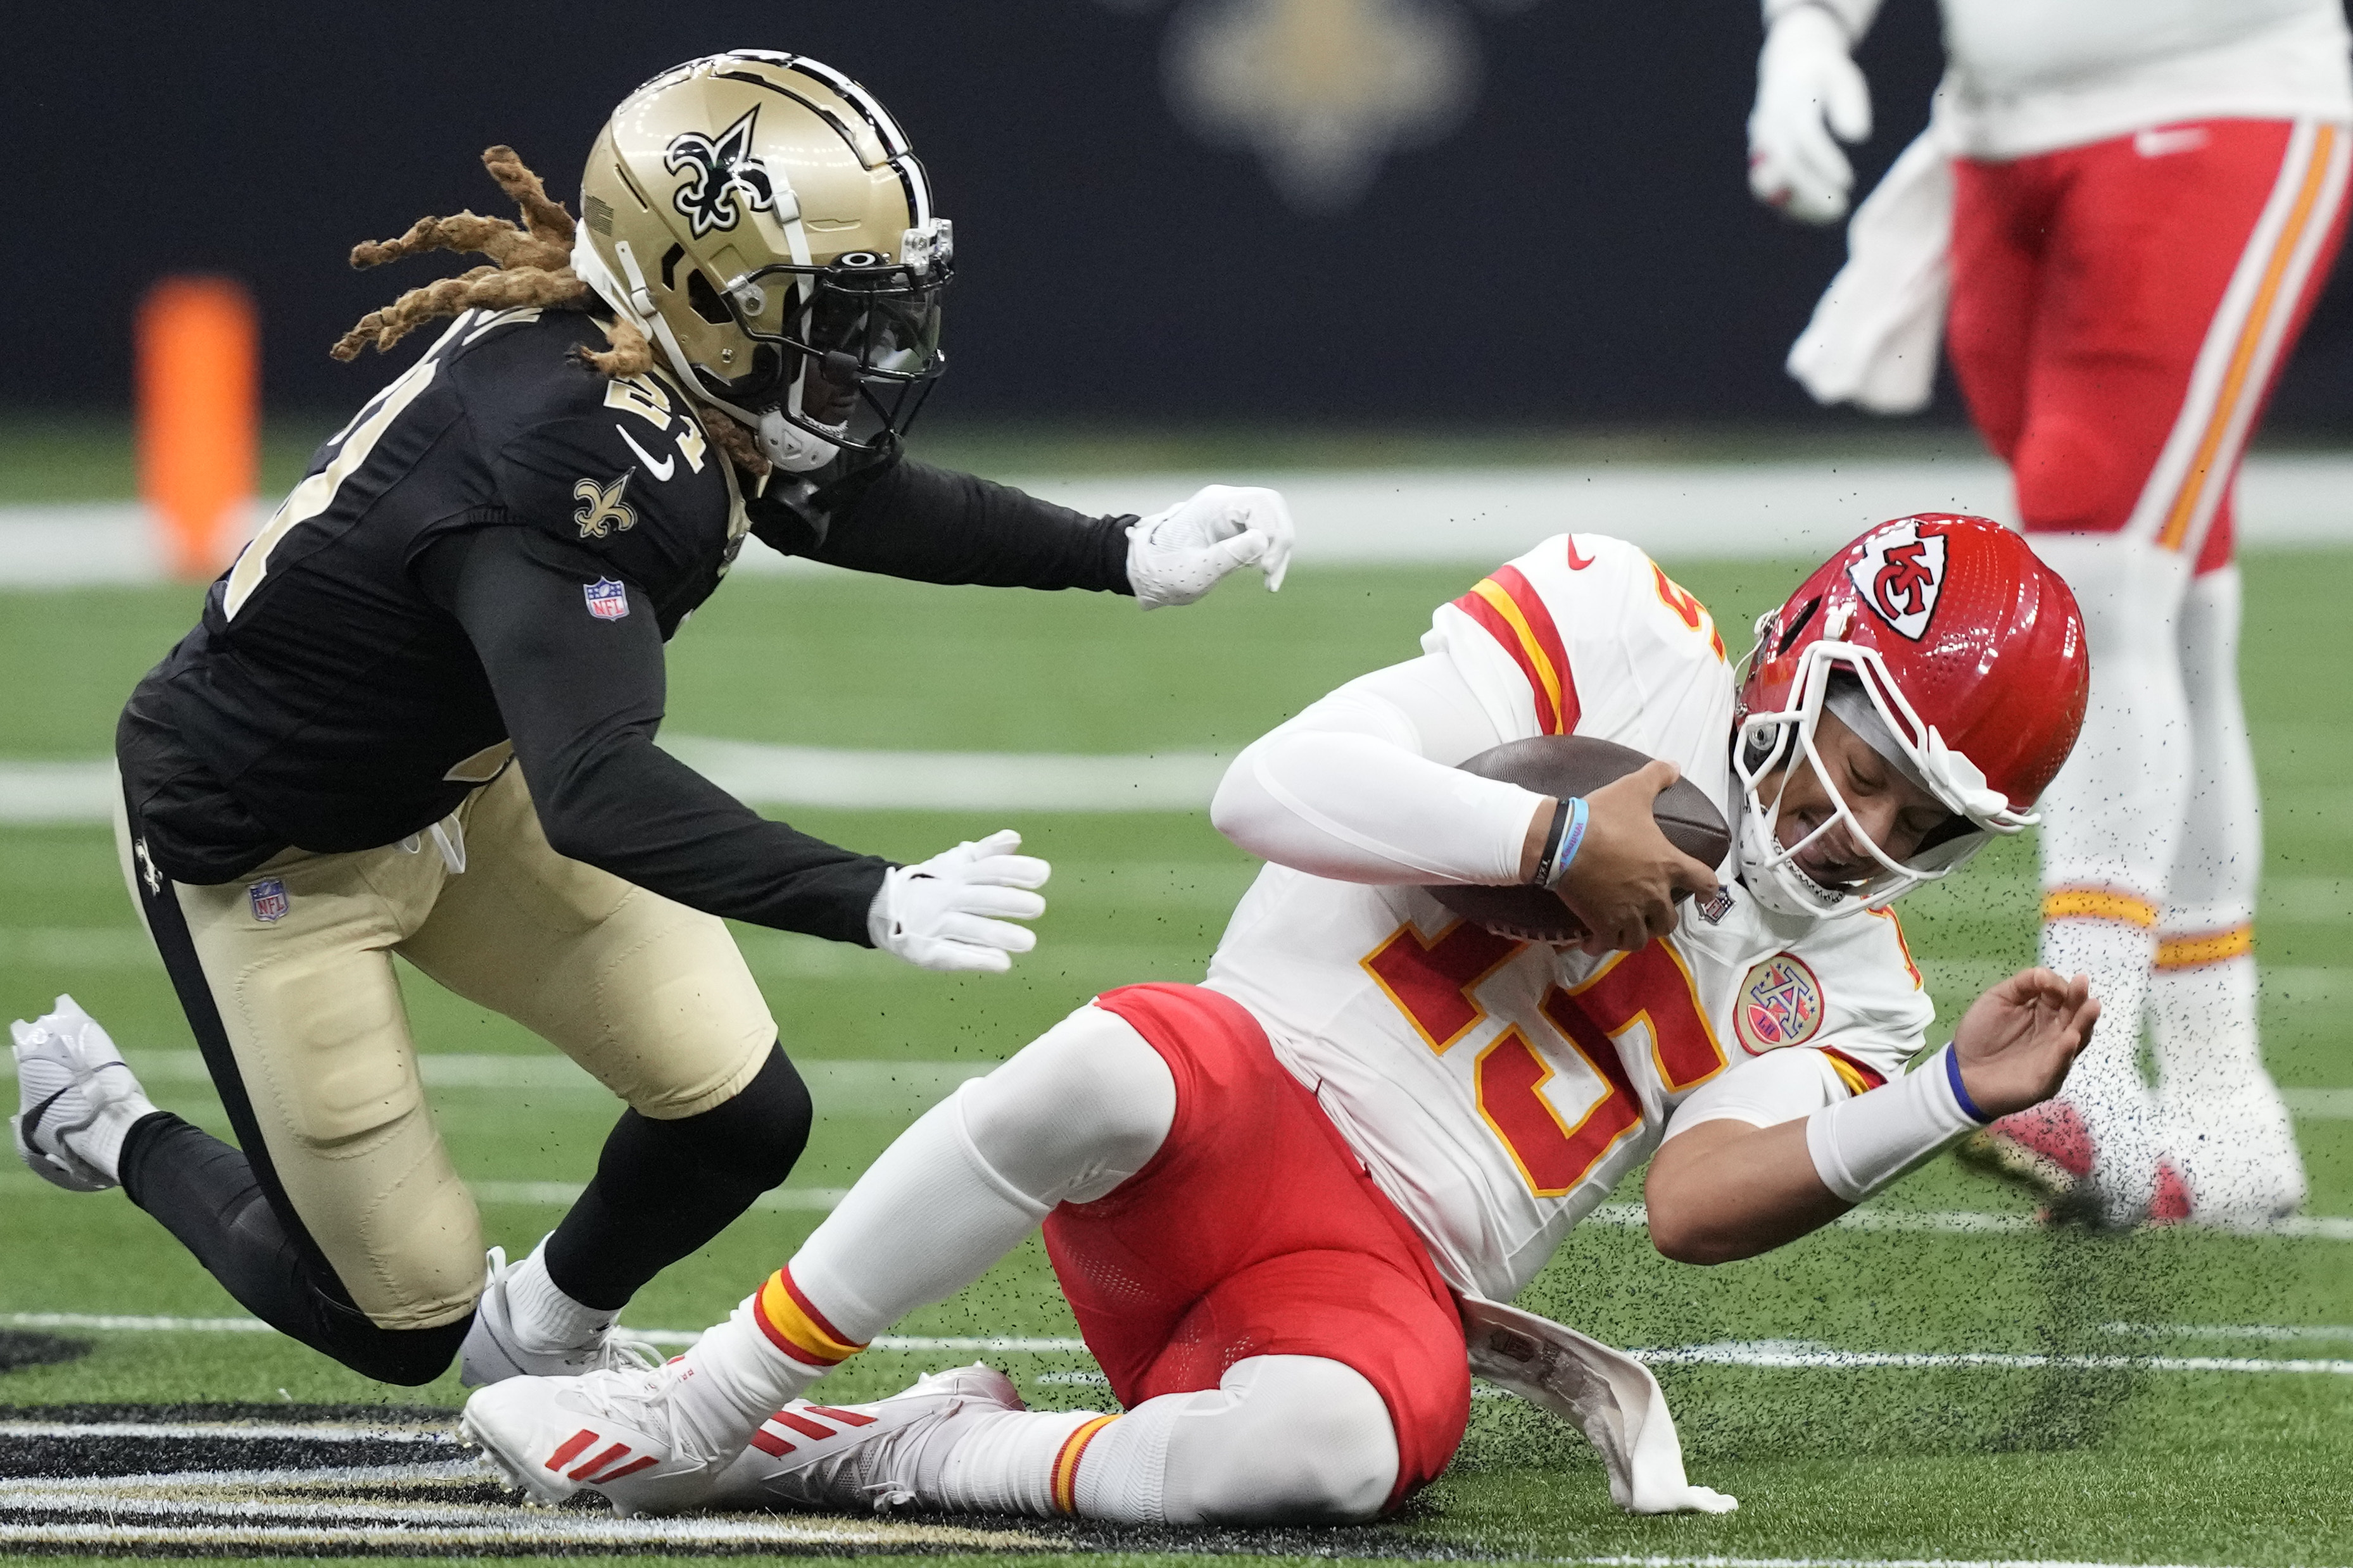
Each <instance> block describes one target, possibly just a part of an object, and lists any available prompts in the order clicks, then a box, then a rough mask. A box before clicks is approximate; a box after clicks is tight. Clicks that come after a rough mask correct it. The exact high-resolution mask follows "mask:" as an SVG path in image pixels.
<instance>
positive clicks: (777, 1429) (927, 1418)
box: [710, 1362, 1029, 1513]
mask: <svg viewBox="0 0 2353 1568" xmlns="http://www.w3.org/2000/svg"><path fill="white" fill-rule="evenodd" d="M1028 1408H1029V1406H1027V1405H1024V1404H1022V1402H1021V1395H1020V1394H1019V1393H1018V1391H1017V1390H1016V1389H1015V1388H1014V1386H1013V1380H1012V1379H1010V1378H1008V1377H1007V1376H1006V1375H1005V1374H1004V1373H1001V1372H999V1371H997V1369H996V1368H995V1367H992V1366H989V1365H987V1364H986V1363H981V1362H975V1363H972V1365H970V1366H960V1367H956V1368H955V1369H954V1370H952V1371H949V1372H936V1373H924V1374H923V1376H921V1377H919V1378H917V1379H916V1380H915V1384H914V1386H913V1388H909V1389H905V1390H903V1391H902V1392H900V1393H898V1394H892V1396H891V1397H890V1398H888V1399H882V1400H877V1401H876V1402H875V1403H873V1404H871V1405H813V1404H811V1403H809V1402H808V1401H807V1400H806V1399H796V1400H794V1401H793V1402H792V1403H791V1404H790V1405H786V1406H785V1407H784V1408H783V1409H782V1410H779V1411H777V1412H776V1414H775V1415H771V1416H769V1417H768V1418H767V1420H765V1421H764V1422H762V1423H761V1424H760V1429H759V1430H758V1431H757V1432H754V1434H752V1446H751V1447H748V1448H746V1449H744V1452H743V1453H742V1454H741V1455H740V1456H738V1457H737V1458H736V1459H735V1462H734V1463H733V1464H731V1465H729V1466H728V1467H727V1469H726V1472H725V1473H724V1474H723V1475H722V1476H721V1477H720V1478H719V1484H718V1486H717V1488H716V1489H714V1490H713V1491H712V1495H711V1499H710V1500H711V1502H712V1506H714V1507H719V1508H738V1509H751V1508H774V1507H776V1505H777V1504H779V1503H783V1504H786V1505H788V1506H790V1507H794V1508H814V1509H825V1510H833V1511H839V1512H859V1513H863V1512H867V1511H869V1510H871V1511H872V1512H875V1513H888V1512H889V1511H890V1510H892V1509H893V1508H901V1507H904V1506H905V1505H907V1504H909V1503H915V1502H919V1501H920V1500H923V1498H924V1496H925V1495H926V1494H929V1495H930V1496H931V1497H932V1498H934V1499H936V1498H937V1496H938V1492H937V1489H936V1488H935V1487H934V1485H933V1484H932V1483H934V1481H935V1480H936V1479H937V1478H938V1475H939V1472H940V1470H941V1468H942V1467H943V1466H944V1463H945V1460H946V1458H947V1450H948V1448H949V1447H953V1446H954V1445H953V1440H951V1441H950V1442H948V1443H939V1442H935V1441H934V1439H935V1438H937V1437H939V1436H946V1434H944V1433H943V1432H942V1430H941V1429H942V1428H943V1427H944V1426H946V1425H947V1424H948V1423H949V1422H950V1421H951V1420H953V1419H954V1418H955V1417H956V1416H958V1415H966V1414H975V1415H978V1414H987V1415H996V1414H998V1413H1000V1412H1004V1411H1008V1410H1026V1409H1028Z"/></svg>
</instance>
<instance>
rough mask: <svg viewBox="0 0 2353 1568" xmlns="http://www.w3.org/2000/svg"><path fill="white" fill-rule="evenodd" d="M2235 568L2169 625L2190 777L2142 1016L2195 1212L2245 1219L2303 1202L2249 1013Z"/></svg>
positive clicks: (2249, 758)
mask: <svg viewBox="0 0 2353 1568" xmlns="http://www.w3.org/2000/svg"><path fill="white" fill-rule="evenodd" d="M2239 620H2240V584H2239V569H2238V568H2237V567H2236V566H2227V567H2224V568H2223V569H2221V571H2218V572H2210V573H2207V574H2205V575H2204V576H2201V577H2199V578H2196V579H2194V580H2193V581H2192V582H2191V584H2190V585H2189V592H2188V594H2187V595H2185V596H2184V598H2183V601H2182V609H2181V622H2180V626H2179V639H2180V658H2181V673H2182V682H2183V686H2184V689H2185V690H2186V691H2187V694H2188V697H2189V734H2190V759H2191V761H2190V766H2191V783H2190V790H2189V811H2188V815H2187V819H2186V821H2185V824H2184V827H2183V832H2182V837H2181V847H2180V850H2179V854H2178V856H2177V858H2175V860H2174V864H2173V873H2172V877H2171V879H2170V882H2169V885H2168V889H2167V895H2168V896H2167V901H2166V906H2165V914H2164V918H2163V920H2162V921H2160V922H2159V924H2158V959H2157V972H2156V975H2155V977H2154V979H2153V981H2152V982H2151V986H2150V998H2149V1000H2150V1004H2151V1005H2150V1022H2151V1023H2152V1025H2153V1026H2154V1031H2153V1032H2154V1035H2155V1040H2156V1047H2157V1065H2158V1099H2159V1102H2160V1104H2161V1106H2162V1108H2163V1110H2164V1113H2165V1117H2166V1121H2167V1123H2168V1127H2169V1129H2170V1131H2171V1137H2170V1139H2169V1143H2170V1151H2171V1152H2172V1154H2173V1157H2174V1159H2175V1160H2176V1162H2177V1163H2179V1165H2180V1167H2181V1173H2182V1175H2183V1177H2184V1179H2185V1180H2186V1181H2187V1182H2188V1183H2189V1192H2190V1196H2191V1199H2192V1203H2193V1208H2192V1211H2191V1212H2192V1215H2193V1216H2194V1217H2196V1218H2197V1219H2200V1220H2202V1221H2206V1222H2209V1223H2213V1224H2222V1225H2232V1224H2249V1223H2255V1222H2260V1221H2262V1220H2266V1219H2272V1218H2275V1217H2277V1216H2279V1215H2286V1214H2292V1213H2294V1212H2295V1209H2296V1208H2297V1207H2298V1206H2299V1205H2301V1204H2302V1203H2303V1201H2304V1193H2305V1179H2304V1162H2303V1159H2302V1158H2301V1157H2300V1156H2299V1154H2298V1153H2297V1152H2296V1146H2295V1131H2294V1128H2293V1127H2292V1126H2291V1124H2290V1122H2289V1120H2288V1113H2287V1107H2286V1105H2285V1103H2284V1101H2283V1100H2281V1099H2280V1094H2279V1090H2278V1089H2277V1088H2276V1087H2274V1084H2273V1083H2272V1080H2271V1075H2270V1074H2268V1073H2266V1072H2265V1071H2264V1070H2263V1050H2262V1045H2261V1040H2260V1036H2259V1034H2258V1032H2257V1026H2256V1019H2255V959H2254V952H2253V929H2254V917H2255V890H2256V884H2257V881H2258V879H2259V878H2260V875H2261V871H2262V868H2263V815H2262V811H2263V808H2262V802H2261V798H2260V796H2259V795H2258V792H2257V788H2256V781H2255V759H2254V752H2253V748H2252V747H2251V746H2250V745H2249V744H2248V741H2247V720H2246V711H2245V708H2244V706H2243V705H2242V702H2241V700H2240V695H2239Z"/></svg>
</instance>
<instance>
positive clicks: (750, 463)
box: [327, 144, 770, 479]
mask: <svg viewBox="0 0 2353 1568" xmlns="http://www.w3.org/2000/svg"><path fill="white" fill-rule="evenodd" d="M482 167H483V168H484V169H486V170H488V171H489V172H490V175H491V179H493V180H496V181H497V182H498V184H499V189H501V191H504V192H505V193H506V194H507V195H508V197H509V198H510V199H511V200H512V201H513V203H514V204H515V205H516V207H517V208H519V209H520V210H521V212H522V224H521V225H517V224H514V223H512V222H510V221H509V220H508V219H506V218H502V217H484V216H481V215H480V214H479V213H476V212H473V211H471V210H469V211H466V212H461V213H459V214H457V215H456V216H452V217H421V218H418V219H417V221H416V222H415V223H413V224H411V225H410V226H409V228H408V232H407V233H406V234H404V235H402V236H400V237H398V238H396V239H385V240H374V239H371V240H364V241H363V242H361V243H360V244H359V245H356V246H354V247H352V265H353V267H381V266H382V265H384V264H385V262H387V261H397V260H399V259H400V258H403V257H405V256H420V255H423V254H424V253H425V252H427V251H428V250H454V251H458V252H459V253H460V254H463V253H465V252H468V251H471V252H474V253H476V254H478V255H481V256H487V257H489V258H491V264H490V265H488V266H484V267H476V268H470V269H469V270H467V271H464V272H461V273H459V275H458V276H456V277H455V278H444V279H439V280H438V281H436V282H432V283H427V284H426V285H424V286H423V287H422V288H418V289H410V290H408V292H406V294H403V295H402V296H401V297H400V298H399V299H397V300H394V301H393V302H392V303H391V304H389V305H386V306H384V307H383V308H382V309H380V310H370V311H369V312H368V313H367V314H366V315H364V316H363V317H361V318H360V319H359V321H357V322H356V323H355V324H354V325H353V328H352V330H351V331H347V332H345V333H344V334H343V336H342V337H340V338H338V339H337V340H335V346H334V347H333V348H332V349H329V350H328V351H327V352H328V353H331V354H332V355H333V356H334V357H335V358H337V359H339V360H343V361H344V362H346V363H348V362H350V361H352V360H354V359H357V358H358V357H359V354H360V351H361V350H362V349H364V348H365V347H367V346H368V345H369V344H371V343H373V344H375V347H376V349H377V350H378V351H379V352H382V351H383V350H385V349H389V348H390V347H392V346H393V344H395V343H396V342H399V341H400V340H401V339H403V338H405V337H406V336H407V335H408V334H409V333H410V332H411V331H415V330H416V329H417V328H418V327H421V326H423V325H424V324H425V323H426V322H427V321H436V320H438V319H440V318H442V317H445V316H456V315H459V314H462V313H463V312H465V311H467V310H474V309H476V308H480V309H483V310H512V309H513V308H514V307H516V306H519V305H540V306H552V307H554V308H555V309H558V310H593V309H596V307H597V306H598V305H599V304H600V303H601V301H599V300H597V298H596V291H595V290H594V289H590V288H589V287H588V285H587V284H586V283H584V282H582V281H581V280H580V279H579V277H578V275H577V274H575V272H574V271H573V270H572V237H573V220H572V215H571V214H570V213H568V212H566V211H565V210H564V204H563V203H561V202H559V201H556V200H554V198H553V197H551V196H550V195H548V194H547V187H546V185H545V184H543V183H542V182H541V180H540V177H539V176H538V175H537V174H533V173H532V171H531V169H530V168H529V167H528V166H527V165H526V164H525V163H523V161H522V158H521V157H520V156H519V155H517V153H515V150H514V149H513V148H512V147H509V146H505V145H503V144H501V145H500V146H496V147H491V148H486V149H485V150H484V151H483V153H482ZM598 325H600V326H601V327H603V329H604V331H605V340H606V342H607V343H608V344H610V345H611V346H610V347H608V348H607V349H605V350H603V351H601V352H599V351H597V350H594V349H589V348H586V347H583V348H578V349H575V350H574V351H573V352H574V353H575V355H576V356H577V357H578V359H579V361H580V363H583V364H585V365H586V366H587V367H588V368H589V369H591V370H594V371H596V372H597V373H599V374H604V375H608V376H613V377H616V378H626V377H628V376H633V375H643V374H646V373H647V372H648V371H649V370H651V369H653V366H654V348H653V344H652V343H650V342H648V341H647V340H646V334H645V332H644V331H642V330H641V329H640V328H639V327H638V324H637V322H635V321H631V320H629V318H628V317H627V316H625V315H622V314H620V313H618V312H615V313H614V314H613V315H612V317H611V318H610V319H609V320H606V319H603V318H601V317H600V319H599V321H598ZM697 412H698V413H699V414H700V415H701V416H702V424H703V427H704V428H705V429H706V430H708V431H709V432H710V434H711V439H712V443H713V444H714V445H716V446H717V447H719V449H720V450H721V451H723V452H724V453H726V454H727V459H728V461H730V462H731V463H733V464H734V465H735V467H736V468H739V469H741V470H743V471H744V473H747V474H749V475H751V476H752V477H753V478H754V479H758V478H761V477H763V476H765V474H766V473H767V472H768V469H769V466H770V465H769V462H768V459H767V458H765V456H763V455H762V453H761V451H760V447H759V444H758V442H757V441H755V440H754V438H753V436H752V432H751V431H749V430H747V429H745V428H744V426H742V425H741V424H739V423H738V422H737V421H736V420H734V419H733V418H732V417H730V416H728V415H727V414H726V413H725V412H724V411H723V410H721V409H717V408H708V407H706V408H702V409H698V410H697Z"/></svg>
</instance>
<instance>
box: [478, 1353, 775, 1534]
mask: <svg viewBox="0 0 2353 1568" xmlns="http://www.w3.org/2000/svg"><path fill="white" fill-rule="evenodd" d="M680 1371H681V1368H680V1364H679V1363H676V1362H672V1363H670V1364H669V1365H667V1366H660V1367H655V1368H651V1369H649V1370H643V1371H639V1370H634V1369H633V1370H628V1371H607V1372H592V1373H587V1374H586V1376H582V1377H511V1378H508V1379H506V1380H505V1381H503V1382H501V1383H494V1384H491V1385H490V1386H489V1387H487V1388H484V1389H480V1390H479V1391H478V1392H476V1393H475V1394H474V1396H473V1397H472V1398H470V1399H469V1400H467V1401H466V1413H465V1415H463V1416H461V1417H460V1418H459V1423H458V1435H459V1436H460V1437H462V1438H464V1439H465V1440H466V1441H468V1442H470V1443H477V1444H480V1446H481V1447H482V1449H483V1451H484V1452H485V1453H486V1454H488V1455H489V1456H490V1458H491V1462H492V1463H493V1464H495V1465H497V1466H498V1468H500V1469H501V1470H503V1471H504V1472H506V1476H507V1479H509V1480H511V1481H512V1482H513V1483H514V1484H515V1485H516V1486H517V1487H519V1488H521V1489H522V1491H523V1492H524V1493H525V1494H527V1495H528V1496H529V1497H530V1498H531V1499H532V1500H534V1501H537V1502H544V1503H556V1502H562V1501H564V1500H565V1499H566V1498H569V1497H571V1496H572V1495H573V1494H574V1493H575V1492H580V1491H592V1492H595V1493H596V1494H597V1495H598V1496H600V1497H602V1498H603V1499H604V1500H606V1501H607V1502H609V1503H611V1504H612V1505H613V1511H614V1512H615V1513H617V1514H619V1515H620V1516H621V1517H622V1518H624V1519H627V1518H628V1517H630V1516H631V1515H633V1514H640V1513H676V1512H678V1511H679V1510H682V1509H690V1508H696V1507H699V1506H701V1505H702V1504H703V1503H704V1502H706V1501H708V1500H710V1497H711V1494H712V1490H713V1489H714V1487H715V1483H716V1482H717V1480H718V1479H719V1474H720V1472H721V1471H722V1470H723V1468H725V1467H726V1464H727V1462H728V1461H729V1460H730V1459H733V1458H734V1457H735V1455H734V1451H733V1447H732V1446H731V1447H727V1448H724V1449H721V1448H718V1447H713V1446H712V1445H711V1444H710V1443H708V1442H706V1441H704V1440H702V1438H701V1436H700V1435H699V1434H697V1433H696V1432H695V1431H694V1430H693V1429H692V1427H691V1425H690V1424H688V1423H686V1422H684V1421H682V1420H681V1418H680V1415H679V1411H678V1405H677V1403H676V1402H675V1401H674V1400H673V1399H672V1398H671V1397H670V1392H671V1387H672V1384H675V1383H676V1382H677V1380H678V1377H679V1375H680Z"/></svg>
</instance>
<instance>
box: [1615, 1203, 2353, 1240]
mask: <svg viewBox="0 0 2353 1568" xmlns="http://www.w3.org/2000/svg"><path fill="white" fill-rule="evenodd" d="M1585 1223H1587V1224H1588V1225H1606V1226H1622V1227H1625V1228H1628V1229H1633V1228H1638V1227H1641V1226H1648V1225H1649V1224H1650V1223H1651V1222H1650V1218H1649V1216H1648V1215H1646V1214H1644V1212H1643V1210H1642V1205H1640V1204H1603V1205H1601V1206H1600V1207H1599V1208H1598V1209H1595V1210H1594V1211H1593V1213H1592V1214H1590V1215H1587V1216H1586V1222H1585ZM1833 1224H1834V1226H1835V1228H1837V1229H1840V1230H1871V1231H1909V1232H1915V1233H1919V1232H1925V1233H1928V1234H1934V1235H1946V1236H1986V1235H2011V1234H2018V1233H2022V1232H2026V1231H2032V1230H2035V1229H2038V1228H2040V1227H2039V1226H2036V1224H2035V1223H2034V1220H2033V1217H2032V1216H2031V1215H2022V1214H1991V1213H1988V1212H1986V1211H1983V1210H1979V1209H1903V1208H1894V1207H1890V1206H1886V1205H1873V1206H1870V1207H1866V1208H1859V1209H1855V1210H1853V1211H1852V1212H1851V1213H1849V1214H1845V1215H1841V1216H1840V1217H1839V1218H1838V1219H1837V1220H1836V1221H1834V1222H1833ZM2184 1234H2187V1235H2194V1236H2222V1237H2285V1238H2287V1239H2289V1240H2291V1241H2353V1218H2347V1217H2344V1216H2341V1215H2291V1216H2289V1217H2288V1218H2286V1219H2275V1220H2273V1221H2272V1222H2271V1223H2270V1224H2268V1225H2263V1226H2252V1227H2249V1228H2247V1229H2243V1230H2242V1229H2233V1230H2220V1229H2205V1228H2202V1227H2192V1228H2190V1229H2189V1230H2187V1231H2185V1232H2184Z"/></svg>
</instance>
